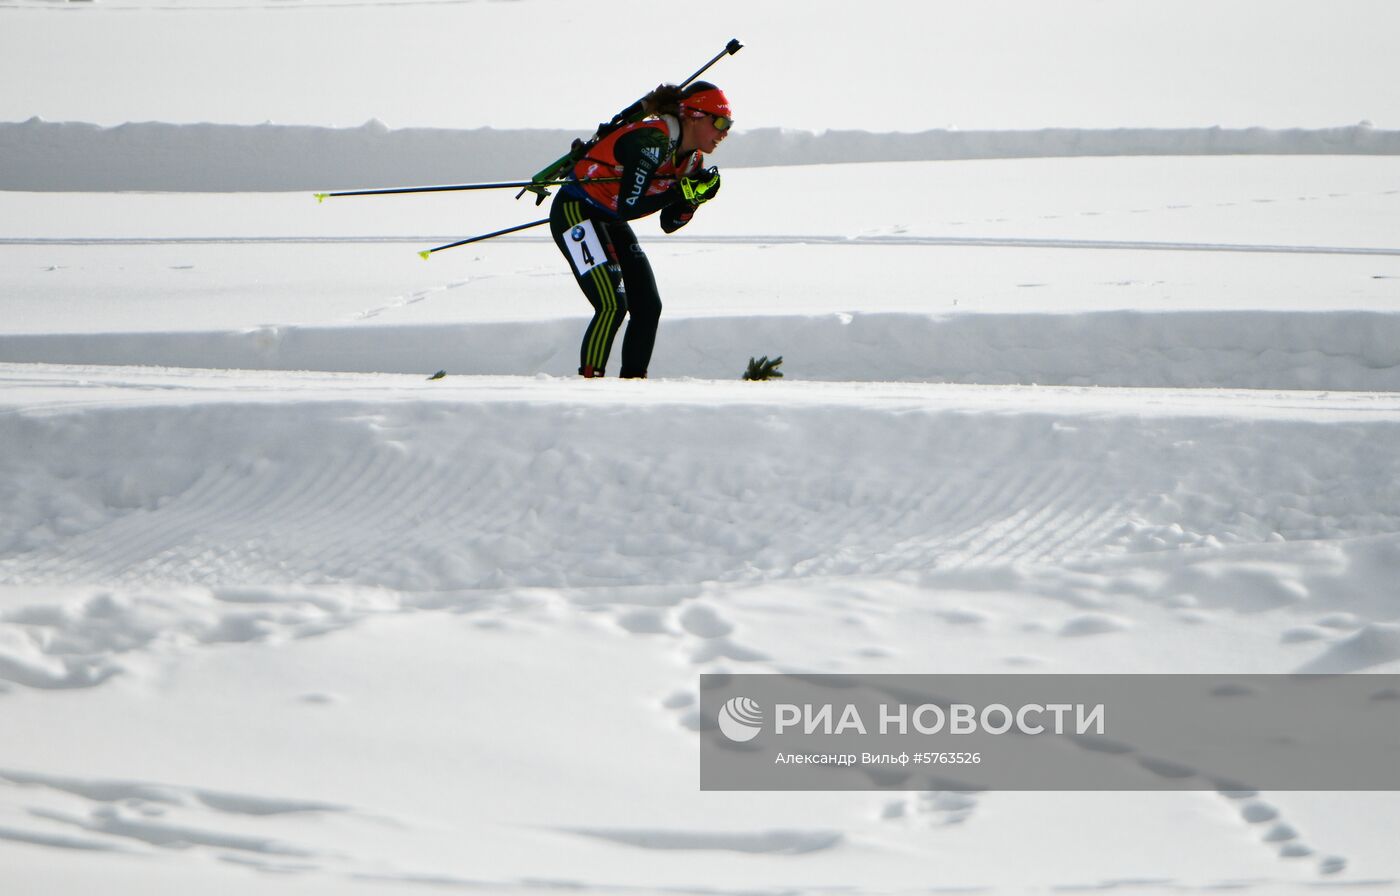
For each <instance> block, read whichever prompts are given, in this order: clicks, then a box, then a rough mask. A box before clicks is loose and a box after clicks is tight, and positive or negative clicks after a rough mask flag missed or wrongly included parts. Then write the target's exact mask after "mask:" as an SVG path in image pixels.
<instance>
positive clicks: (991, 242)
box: [0, 234, 1400, 257]
mask: <svg viewBox="0 0 1400 896" xmlns="http://www.w3.org/2000/svg"><path fill="white" fill-rule="evenodd" d="M448 239H455V237H453V238H449V237H444V236H422V237H408V236H343V237H330V236H327V237H312V236H286V237H275V236H267V237H238V236H208V237H47V238H46V237H0V246H160V245H262V244H274V245H276V244H285V245H316V244H331V245H334V244H342V245H356V244H387V243H430V242H437V241H442V240H448ZM496 242H498V243H539V244H541V245H543V244H545V243H547V242H549V240H547V239H544V238H541V237H516V238H513V239H512V238H509V237H500V238H497V240H496ZM666 242H667V243H668V244H692V245H737V246H777V245H804V244H813V245H823V246H893V247H921V246H944V247H959V246H960V247H969V248H991V249H1097V250H1128V251H1136V252H1144V251H1146V252H1242V253H1264V254H1284V255H1376V256H1394V257H1400V248H1397V247H1390V246H1306V245H1279V244H1252V243H1193V242H1177V241H1166V240H1092V239H1054V238H1037V237H955V236H904V235H856V236H845V235H839V234H808V235H801V234H734V235H723V234H714V235H707V236H675V235H672V236H668V237H667V239H666Z"/></svg>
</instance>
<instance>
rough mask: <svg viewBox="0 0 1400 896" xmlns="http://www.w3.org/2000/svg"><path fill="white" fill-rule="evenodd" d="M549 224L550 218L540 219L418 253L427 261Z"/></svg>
mask: <svg viewBox="0 0 1400 896" xmlns="http://www.w3.org/2000/svg"><path fill="white" fill-rule="evenodd" d="M548 223H549V219H548V218H540V219H539V220H538V221H531V222H530V223H529V224H517V225H515V226H514V227H506V228H504V229H503V230H493V231H492V232H490V233H483V234H482V235H481V236H469V237H467V238H466V239H464V240H458V241H457V242H455V243H448V244H447V245H445V246H435V247H433V248H432V249H424V250H423V251H422V252H419V253H418V257H420V258H422V259H423V260H424V261H427V260H428V256H429V255H432V254H433V253H434V252H441V251H442V250H443V249H455V248H457V247H458V246H465V245H466V244H467V243H479V242H481V241H482V240H489V239H491V238H492V237H496V236H503V235H505V234H507V233H515V232H516V231H517V230H529V229H530V228H531V227H539V226H540V225H541V224H548Z"/></svg>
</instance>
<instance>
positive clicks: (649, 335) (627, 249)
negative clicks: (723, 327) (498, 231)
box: [549, 191, 661, 377]
mask: <svg viewBox="0 0 1400 896" xmlns="http://www.w3.org/2000/svg"><path fill="white" fill-rule="evenodd" d="M549 229H550V231H551V232H552V233H553V234H554V242H555V244H556V245H558V246H559V251H560V252H562V253H564V257H565V258H566V259H568V261H569V265H570V267H571V269H572V270H573V273H574V277H575V278H576V279H577V280H578V285H579V289H581V290H583V294H584V296H585V297H587V299H588V303H589V304H590V305H592V306H593V319H592V320H591V321H589V322H588V329H587V330H585V331H584V334H583V345H582V346H581V348H580V349H579V368H578V372H579V373H580V374H582V375H583V376H602V375H603V371H604V369H605V368H606V367H607V365H608V356H609V355H610V354H611V353H612V343H613V338H614V337H615V336H616V335H617V331H618V329H619V328H620V327H621V326H622V318H623V316H625V315H630V316H631V320H630V321H628V323H627V333H626V335H625V336H624V337H623V339H622V374H621V375H622V376H624V377H644V376H646V375H647V366H648V365H649V364H650V363H651V351H652V347H653V346H654V345H655V344H656V325H657V323H658V322H659V321H660V320H661V296H660V294H659V293H658V292H657V290H656V276H655V275H654V274H653V273H652V271H651V262H649V261H647V256H646V253H645V252H643V251H642V247H641V246H640V245H638V243H637V235H636V234H635V233H633V232H632V227H631V225H629V224H628V223H627V222H626V221H615V220H612V221H610V220H605V219H604V218H603V216H602V215H595V213H593V210H592V208H591V207H590V206H589V204H588V203H587V202H584V201H583V200H581V199H577V198H574V197H571V196H568V195H565V193H564V192H563V191H561V192H560V193H558V194H556V195H555V197H554V204H553V205H552V206H550V211H549Z"/></svg>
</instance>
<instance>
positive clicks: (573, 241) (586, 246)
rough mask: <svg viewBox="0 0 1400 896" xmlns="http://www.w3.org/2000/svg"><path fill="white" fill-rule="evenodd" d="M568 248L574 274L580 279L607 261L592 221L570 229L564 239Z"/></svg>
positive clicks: (606, 255)
mask: <svg viewBox="0 0 1400 896" xmlns="http://www.w3.org/2000/svg"><path fill="white" fill-rule="evenodd" d="M564 244H565V245H566V246H568V247H569V258H570V259H572V260H573V263H574V272H575V273H577V274H578V275H579V276H580V277H582V276H583V275H584V274H587V273H588V272H589V271H591V270H593V269H594V268H596V267H597V266H598V265H600V264H603V263H604V262H606V261H607V260H608V254H607V252H605V251H604V250H603V243H602V241H601V240H599V239H598V233H597V231H595V230H594V229H593V222H592V221H584V222H583V223H582V224H577V225H575V226H574V227H572V228H571V229H570V230H569V232H568V234H566V235H565V237H564Z"/></svg>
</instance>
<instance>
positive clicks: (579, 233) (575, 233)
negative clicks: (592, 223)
mask: <svg viewBox="0 0 1400 896" xmlns="http://www.w3.org/2000/svg"><path fill="white" fill-rule="evenodd" d="M569 236H571V237H573V240H574V242H578V241H579V240H581V239H583V237H584V230H583V225H582V224H580V225H578V226H577V227H575V228H574V229H573V230H570V231H569Z"/></svg>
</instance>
